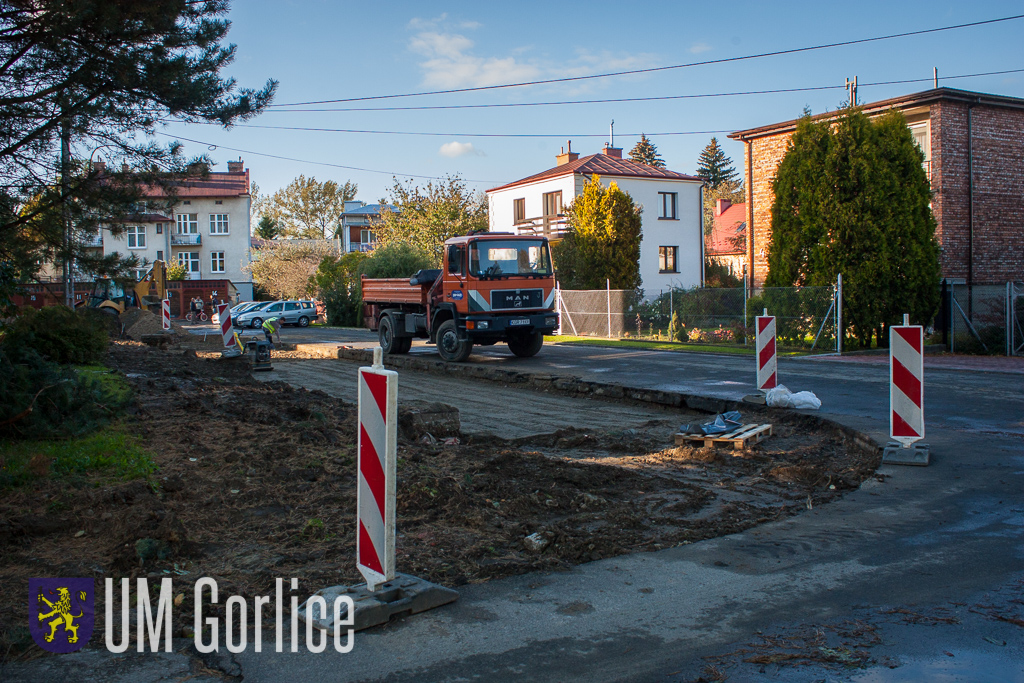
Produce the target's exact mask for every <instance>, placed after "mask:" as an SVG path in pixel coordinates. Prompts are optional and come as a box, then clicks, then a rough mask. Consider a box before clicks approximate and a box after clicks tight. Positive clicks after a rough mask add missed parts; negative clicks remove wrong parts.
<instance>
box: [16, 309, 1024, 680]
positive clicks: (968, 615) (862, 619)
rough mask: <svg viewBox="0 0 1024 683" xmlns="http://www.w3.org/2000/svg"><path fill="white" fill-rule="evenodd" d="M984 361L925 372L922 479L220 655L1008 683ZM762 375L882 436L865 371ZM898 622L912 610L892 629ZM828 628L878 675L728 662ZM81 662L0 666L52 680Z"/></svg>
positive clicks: (575, 674) (490, 356) (938, 365)
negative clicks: (283, 645) (401, 614)
mask: <svg viewBox="0 0 1024 683" xmlns="http://www.w3.org/2000/svg"><path fill="white" fill-rule="evenodd" d="M284 338H285V341H294V342H334V343H343V344H349V345H369V344H371V343H372V341H373V339H374V337H373V335H372V334H370V333H367V332H365V331H358V330H355V331H353V330H334V329H325V328H309V329H306V330H298V329H286V330H285V331H284ZM413 352H414V353H429V354H432V353H435V352H434V351H433V349H432V347H422V346H419V345H417V346H415V347H414V349H413ZM997 360H998V359H994V360H993V361H991V362H988V361H986V362H982V361H973V360H970V359H968V360H967V361H965V362H961V363H959V365H961V366H963V367H967V368H970V367H971V366H975V367H974V368H973V369H962V368H956V367H950V365H951V364H950V362H949V361H948V359H946V360H941V362H940V360H932V359H929V361H928V362H927V363H926V372H925V404H926V405H925V415H926V419H927V425H928V426H927V430H928V431H927V439H926V441H927V442H928V443H929V444H930V446H931V455H932V464H931V466H929V467H927V468H911V467H905V468H900V467H891V466H883V467H882V468H881V469H880V470H879V473H880V474H882V475H884V477H883V481H877V480H874V479H872V480H868V481H867V482H865V483H864V484H863V485H862V486H861V487H860V488H859V489H858V490H857V491H853V492H851V493H849V494H847V495H846V496H844V497H843V498H842V499H841V500H840V501H838V502H835V503H832V504H829V505H826V506H822V507H818V508H814V509H809V510H807V511H806V512H804V513H802V514H800V515H798V516H796V517H792V518H789V519H785V520H782V521H779V522H776V523H772V524H767V525H763V526H761V527H758V528H755V529H752V530H749V531H747V532H745V533H741V534H736V535H733V536H729V537H725V538H719V539H714V540H710V541H705V542H701V543H696V544H693V545H687V546H682V547H678V548H672V549H668V550H663V551H660V552H655V553H642V554H636V555H629V556H623V557H618V558H614V559H608V560H602V561H599V562H593V563H590V564H586V565H582V566H579V567H577V568H575V569H573V570H572V571H568V572H561V573H551V574H530V575H526V576H521V577H515V578H511V579H506V580H500V581H492V582H489V583H486V584H480V585H472V586H463V587H461V588H460V589H459V593H460V598H459V601H458V602H457V603H455V604H453V605H449V606H446V607H443V608H440V609H437V610H434V611H431V612H426V613H423V614H419V615H415V616H413V617H410V618H407V619H404V620H401V621H399V622H395V623H393V624H391V625H389V626H388V627H386V628H380V629H373V630H371V631H369V632H364V633H359V634H357V635H356V636H355V646H354V648H353V650H352V651H351V652H350V653H348V654H339V653H334V652H333V651H332V650H331V648H330V647H328V650H327V651H326V652H324V653H321V654H314V653H311V652H308V651H305V650H304V649H303V651H301V652H298V653H284V654H278V653H274V652H267V651H264V652H262V653H257V652H255V651H253V649H252V648H251V647H250V648H249V649H248V650H246V651H245V652H243V653H240V654H236V655H228V654H227V653H224V657H225V658H226V660H230V663H233V664H234V665H237V666H238V668H239V670H240V672H241V674H242V675H243V676H244V680H245V681H246V682H247V683H249V682H251V681H268V682H271V681H273V682H277V681H299V682H305V681H363V680H384V679H386V680H388V681H466V680H486V681H491V680H530V681H576V680H585V681H693V680H696V679H697V677H698V676H699V675H701V672H702V671H703V668H704V667H705V666H706V665H708V663H709V662H710V661H716V665H717V666H719V667H720V669H721V670H722V671H724V672H725V673H726V674H728V677H729V678H728V680H730V681H748V680H749V681H753V680H756V681H764V680H779V681H812V680H813V681H822V680H828V681H854V680H856V681H874V682H876V683H884V682H894V681H918V680H942V681H960V680H963V681H993V682H994V681H1000V682H1002V681H1009V682H1010V683H1014V682H1016V683H1024V666H1022V664H1021V663H1022V662H1024V628H1021V627H1020V626H1018V625H1016V624H1014V623H1011V622H1008V621H1000V620H997V619H993V618H989V617H987V616H985V615H986V614H987V613H990V612H991V610H995V611H996V612H999V610H1003V613H1013V612H1012V610H1018V612H1016V614H1018V615H1019V616H1022V617H1024V610H1021V608H1020V606H1019V604H1024V603H1019V602H1018V603H1015V602H1013V601H1014V600H1017V601H1020V600H1021V599H1022V593H1024V367H1022V366H1021V364H1020V363H1019V362H1016V360H1011V361H1009V362H1006V363H1001V362H996V361H997ZM470 362H474V363H492V364H496V365H503V366H504V365H507V366H509V367H514V368H515V369H517V370H526V371H537V372H544V373H551V374H559V375H576V376H579V377H583V378H600V379H601V380H603V381H612V382H622V383H624V384H628V385H632V386H643V387H650V388H665V389H676V390H681V391H687V392H693V393H702V394H707V395H713V396H721V397H729V398H739V397H741V396H743V395H745V394H747V393H750V392H751V391H752V389H753V360H752V358H751V357H743V358H736V357H729V356H712V355H704V354H683V353H664V352H650V351H629V350H622V349H606V348H595V347H583V346H550V347H545V348H544V349H543V350H542V351H541V353H540V355H538V356H537V357H535V358H532V359H525V360H524V359H517V358H514V357H512V356H511V354H509V353H508V351H507V349H505V348H504V347H502V346H496V347H491V348H489V349H482V350H481V351H480V352H479V353H477V354H475V355H474V356H473V357H472V358H471V361H470ZM953 365H957V363H953ZM993 369H994V370H996V371H993ZM1000 370H1001V371H1000ZM779 375H780V381H781V382H782V383H784V384H786V385H787V386H789V387H790V388H791V389H792V390H794V391H799V390H810V391H813V392H815V393H816V394H817V395H818V396H819V398H821V400H822V409H821V412H822V413H823V414H825V415H826V416H828V417H830V418H831V419H834V420H837V421H839V422H842V423H845V424H848V425H850V426H853V427H855V428H857V429H860V430H861V431H863V432H865V433H867V434H869V435H871V436H872V437H873V438H875V439H876V440H877V441H879V442H880V443H881V442H884V441H885V438H886V434H887V430H888V416H887V406H888V399H887V381H888V368H887V365H886V364H885V362H884V359H878V360H872V359H863V358H861V359H842V360H837V359H829V358H816V359H781V360H780V362H779ZM399 570H401V568H399ZM302 588H303V589H304V590H306V591H308V592H312V591H313V590H316V589H318V588H321V586H303V587H302ZM892 610H897V611H895V612H894V611H892ZM899 610H903V611H899ZM908 613H909V614H911V615H924V617H923V618H920V619H919V618H918V617H916V616H913V617H910V618H901V617H900V615H906V614H908ZM934 614H942V615H946V616H945V617H943V618H942V619H938V620H936V619H930V618H928V615H934ZM950 615H951V616H950ZM847 620H856V621H857V623H861V624H868V625H870V626H871V627H872V628H876V629H877V633H878V634H879V635H880V637H881V640H880V642H879V644H877V645H876V646H874V647H873V648H871V649H870V652H871V654H872V656H873V657H874V658H875V659H876V660H877V661H878V662H879V665H878V666H874V667H873V668H869V669H867V670H860V669H849V668H844V667H842V666H837V667H834V668H832V669H823V668H822V667H821V666H817V665H813V666H800V667H782V666H780V665H778V664H772V663H768V664H764V663H761V664H759V663H744V662H743V661H742V659H743V657H744V655H743V654H738V655H733V656H731V657H730V656H729V655H728V653H731V652H734V651H736V650H737V648H743V647H747V646H749V644H750V643H751V642H752V641H757V639H758V636H759V634H760V635H768V636H770V635H773V634H780V633H784V632H785V629H787V628H790V627H795V626H798V625H801V624H808V625H811V626H812V627H814V628H815V629H818V628H820V629H821V632H822V633H834V631H833V630H831V626H830V625H835V624H839V623H842V622H844V621H847ZM268 649H272V647H271V648H268ZM815 651H817V650H815ZM95 654H96V653H92V654H90V653H81V654H80V655H70V656H66V657H59V658H50V659H48V660H44V664H39V665H34V666H33V665H28V666H27V667H18V668H8V669H7V670H5V671H4V672H3V673H4V674H5V675H7V676H8V677H9V678H10V680H19V681H20V680H25V681H28V680H32V681H42V680H59V681H64V680H71V679H74V678H75V677H76V676H77V675H78V672H79V671H82V669H79V668H77V667H78V664H79V663H81V664H84V665H85V666H86V667H88V666H89V664H88V662H89V661H91V660H90V659H89V658H90V657H95ZM710 656H716V657H724V659H723V660H720V661H719V660H707V659H705V657H710ZM144 657H145V658H146V659H143V658H144ZM168 657H170V655H168ZM114 660H116V661H114ZM133 661H134V662H138V664H137V665H136V664H132V663H131V662H133ZM167 666H168V667H170V666H171V665H170V664H168V665H167ZM890 666H895V668H890ZM98 667H99V665H96V666H95V667H94V669H93V670H99V668H98ZM147 667H148V668H147ZM108 668H109V670H110V671H116V673H117V675H116V676H115V675H113V674H111V675H109V676H107V680H124V681H129V680H131V681H150V680H152V681H156V680H163V679H162V678H159V677H157V676H156V674H153V675H150V674H149V672H150V671H156V670H157V669H159V667H158V666H156V665H155V660H154V659H153V657H152V656H150V655H141V654H140V655H137V656H135V659H133V660H124V659H123V658H121V659H118V658H114V659H111V660H110V663H109V667H108ZM86 670H88V668H87V669H86ZM167 671H168V672H169V671H170V668H168V669H167ZM169 675H170V674H169ZM68 676H70V677H71V678H68Z"/></svg>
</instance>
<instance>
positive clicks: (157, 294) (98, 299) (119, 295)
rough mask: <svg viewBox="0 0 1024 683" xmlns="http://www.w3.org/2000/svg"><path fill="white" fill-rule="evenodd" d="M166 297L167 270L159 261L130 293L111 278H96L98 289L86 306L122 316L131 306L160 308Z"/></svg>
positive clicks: (155, 262) (94, 291) (154, 262)
mask: <svg viewBox="0 0 1024 683" xmlns="http://www.w3.org/2000/svg"><path fill="white" fill-rule="evenodd" d="M166 295H167V268H166V267H165V265H164V262H163V261H159V260H157V261H153V267H152V268H150V269H149V270H148V271H147V272H146V274H145V275H143V276H142V278H141V279H140V280H139V281H138V282H137V283H136V284H135V287H133V288H132V289H131V290H128V292H126V291H125V289H124V287H122V286H121V285H120V284H119V283H117V282H116V281H114V280H111V279H110V278H105V277H104V278H96V287H95V288H94V289H93V291H92V294H91V295H90V296H89V302H88V303H87V304H86V305H87V306H88V307H89V308H94V309H96V310H99V311H102V312H104V313H110V314H111V315H120V314H121V313H124V312H125V310H126V309H127V308H128V307H129V306H135V307H136V308H143V309H147V310H148V309H149V308H150V307H158V306H160V302H161V301H162V300H163V298H164V297H165V296H166Z"/></svg>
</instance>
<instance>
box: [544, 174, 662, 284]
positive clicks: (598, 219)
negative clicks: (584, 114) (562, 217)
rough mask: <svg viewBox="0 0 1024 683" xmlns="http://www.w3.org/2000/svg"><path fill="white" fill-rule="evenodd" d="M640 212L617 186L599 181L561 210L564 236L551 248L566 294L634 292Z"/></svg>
mask: <svg viewBox="0 0 1024 683" xmlns="http://www.w3.org/2000/svg"><path fill="white" fill-rule="evenodd" d="M641 210H642V209H641V207H638V206H636V205H635V204H634V203H633V198H632V197H630V196H629V194H628V193H626V192H623V191H622V190H620V189H619V188H618V186H617V185H616V184H615V183H611V184H610V185H609V186H608V187H607V188H605V187H604V186H603V185H601V179H600V178H598V176H597V175H594V176H592V177H591V179H590V181H589V182H588V183H587V184H586V185H584V186H583V193H582V194H580V195H579V196H578V197H576V199H574V200H573V202H572V204H570V205H569V206H568V207H566V209H565V213H566V216H567V218H568V234H567V235H566V237H565V238H564V239H563V240H562V241H561V242H558V243H557V244H555V245H554V247H553V254H552V258H553V259H554V261H555V266H556V268H557V269H558V279H559V282H560V283H561V285H562V286H563V287H565V288H566V289H603V288H604V287H605V286H606V283H605V280H611V287H612V289H631V290H632V289H638V288H639V287H640V285H641V281H640V239H641V222H640V212H641Z"/></svg>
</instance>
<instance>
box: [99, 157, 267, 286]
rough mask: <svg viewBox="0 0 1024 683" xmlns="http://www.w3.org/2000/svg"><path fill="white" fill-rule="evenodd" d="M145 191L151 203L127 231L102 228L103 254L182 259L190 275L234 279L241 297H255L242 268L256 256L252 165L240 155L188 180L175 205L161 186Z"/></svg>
mask: <svg viewBox="0 0 1024 683" xmlns="http://www.w3.org/2000/svg"><path fill="white" fill-rule="evenodd" d="M145 195H146V198H147V201H146V202H145V204H146V205H145V206H140V207H139V211H138V213H137V214H136V215H134V216H131V217H130V218H129V220H127V221H126V228H125V230H124V232H123V233H121V234H120V235H118V236H117V237H114V236H112V235H111V234H110V233H109V232H107V231H101V238H102V243H103V253H104V254H110V253H114V252H119V253H121V254H126V255H127V254H135V255H137V256H138V257H139V259H140V260H143V259H144V260H145V261H148V262H152V261H154V260H156V259H160V260H163V261H166V262H167V263H173V262H176V263H181V264H182V265H184V266H185V268H186V270H187V272H188V275H187V277H188V278H189V279H193V280H230V281H231V282H232V284H234V286H235V289H237V290H238V296H239V299H240V300H241V301H249V300H251V299H252V277H251V276H250V275H249V274H248V273H246V272H245V271H244V270H243V267H245V266H247V265H248V264H249V262H250V260H251V254H250V240H249V228H250V226H249V205H250V203H251V200H252V197H251V195H250V194H249V169H247V168H244V164H243V162H242V161H241V160H239V161H229V162H228V170H227V172H210V173H209V175H208V176H207V177H205V178H200V179H195V180H188V181H185V182H183V183H182V184H181V185H179V186H178V188H177V197H176V202H175V204H174V206H173V207H172V208H171V209H167V208H166V195H165V194H164V192H163V190H162V189H161V188H156V187H151V188H148V189H147V190H146V192H145Z"/></svg>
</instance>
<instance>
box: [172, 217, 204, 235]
mask: <svg viewBox="0 0 1024 683" xmlns="http://www.w3.org/2000/svg"><path fill="white" fill-rule="evenodd" d="M175 218H176V219H177V222H178V234H179V235H198V234H199V214H198V213H179V214H176V215H175Z"/></svg>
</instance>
